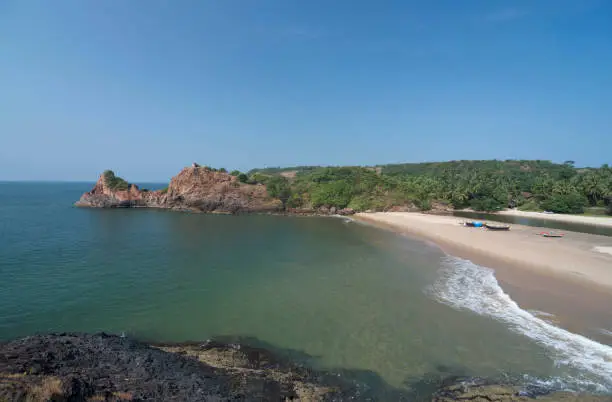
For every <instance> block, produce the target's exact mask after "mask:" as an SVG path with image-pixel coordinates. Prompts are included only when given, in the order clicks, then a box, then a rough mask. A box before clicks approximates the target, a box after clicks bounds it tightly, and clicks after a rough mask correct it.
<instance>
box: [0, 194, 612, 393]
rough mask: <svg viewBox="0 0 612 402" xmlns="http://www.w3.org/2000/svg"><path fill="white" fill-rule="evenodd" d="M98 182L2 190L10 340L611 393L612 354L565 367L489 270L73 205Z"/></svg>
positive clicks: (242, 220)
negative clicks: (90, 342) (232, 344)
mask: <svg viewBox="0 0 612 402" xmlns="http://www.w3.org/2000/svg"><path fill="white" fill-rule="evenodd" d="M90 186H91V184H87V183H60V184H52V183H44V184H35V183H0V200H1V202H0V247H1V249H0V250H1V252H0V282H1V283H2V286H1V287H0V339H10V338H14V337H19V336H25V335H29V334H32V333H35V332H47V331H102V330H103V331H109V332H115V333H122V332H125V333H126V334H127V335H128V336H134V337H137V338H142V339H148V340H156V341H186V340H204V339H207V338H210V337H213V336H236V337H249V338H251V341H252V342H257V343H262V344H265V345H269V346H270V347H273V348H278V349H280V350H282V351H284V352H285V353H289V354H293V356H294V357H298V358H300V359H304V360H307V361H308V362H309V363H310V364H312V365H315V366H317V367H323V368H331V369H338V370H340V369H343V370H353V371H359V372H361V373H363V374H366V375H367V376H368V377H369V378H370V379H371V380H372V381H375V380H376V379H377V378H378V380H380V381H383V382H384V383H387V384H389V385H390V386H392V387H398V388H405V387H407V386H409V384H411V383H414V382H416V381H419V380H422V379H423V378H424V377H429V376H432V375H434V376H435V375H448V374H454V375H479V376H495V377H499V376H502V375H506V374H509V375H511V376H522V375H524V374H529V375H531V376H534V377H536V378H538V379H540V380H549V379H551V378H561V379H567V378H570V376H571V377H573V378H576V377H578V378H580V379H581V381H582V380H585V381H586V380H588V381H589V384H587V385H589V386H591V385H592V384H593V383H595V384H599V385H601V384H603V387H605V386H608V385H609V384H607V383H606V381H607V375H608V373H607V370H608V369H609V368H610V366H609V365H608V366H606V362H605V360H606V358H607V357H609V356H612V354H610V355H608V354H607V353H610V350H612V349H610V350H608V349H605V348H606V346H605V345H599V344H597V345H598V346H595V349H594V350H595V351H596V352H597V353H599V354H598V355H596V356H595V357H594V359H595V363H598V364H599V366H594V367H592V365H591V366H589V365H588V364H587V365H585V364H582V363H580V362H578V363H580V364H569V365H568V364H559V361H560V359H561V358H569V359H570V360H571V359H574V354H580V353H579V352H575V351H571V353H570V355H569V357H568V356H566V355H567V353H565V352H564V351H563V350H561V351H559V350H556V349H555V348H556V347H557V346H555V345H558V344H559V342H561V344H560V345H561V346H559V347H560V348H561V349H563V348H565V347H566V345H565V344H563V339H564V337H565V336H566V335H565V334H561V335H559V336H558V338H559V339H556V338H555V336H557V335H558V334H557V335H556V333H555V330H554V329H553V330H551V329H550V328H549V327H552V326H551V325H549V324H547V323H545V322H543V321H542V323H543V324H542V325H544V326H543V327H542V329H541V330H540V332H537V333H535V335H534V334H527V335H526V331H529V330H530V328H531V326H533V325H535V326H538V325H540V323H539V322H537V321H533V320H538V319H537V318H534V317H533V316H531V315H529V313H527V312H524V313H525V314H527V315H528V316H526V317H523V318H521V314H523V313H522V310H520V309H518V306H517V307H516V309H514V307H513V306H512V301H511V300H510V299H509V298H508V300H509V301H508V300H506V299H505V298H504V297H507V295H505V294H503V292H502V291H501V288H499V286H497V283H496V281H495V279H494V277H493V275H492V274H491V273H490V272H489V271H487V270H485V269H483V268H480V267H477V266H473V264H472V265H470V263H469V262H467V261H463V260H458V259H449V257H448V256H445V255H443V254H442V253H441V252H440V251H439V250H438V249H437V248H435V247H432V246H430V245H427V244H425V243H423V242H420V241H416V240H412V239H409V238H406V237H401V236H397V235H394V234H392V233H388V232H385V231H381V230H378V229H375V228H372V227H369V226H364V225H360V224H356V223H354V222H350V221H349V220H346V219H340V218H338V219H332V218H296V217H280V216H213V215H198V214H185V213H177V212H167V211H156V210H144V209H142V210H95V209H78V208H73V207H72V206H71V204H72V202H73V201H74V200H76V199H78V197H79V195H80V194H81V193H82V192H83V191H86V190H87V189H89V187H90ZM453 267H455V268H453ZM456 267H460V269H456ZM455 273H460V274H461V275H464V276H462V277H458V276H456V275H455ZM449 275H450V276H449ZM453 275H454V276H453ZM496 303H497V304H496ZM491 308H494V310H490V309H491ZM488 309H489V310H490V311H489V310H488ZM517 317H518V318H517ZM522 319H524V320H526V321H525V322H523V321H521V320H522ZM517 320H518V321H517ZM530 320H531V321H530ZM523 327H525V328H523ZM552 328H554V327H552ZM551 331H552V332H551ZM559 331H562V332H565V331H563V330H560V329H559ZM551 334H552V335H551ZM567 334H569V333H567ZM567 336H569V337H570V338H571V342H578V344H579V345H578V347H579V348H580V347H584V348H589V347H591V348H592V347H593V345H591V344H588V343H586V344H584V342H583V341H582V340H581V339H578V341H576V340H575V339H574V338H572V336H573V334H569V335H567ZM551 337H552V338H555V339H553V340H552V341H550V339H549V338H551ZM570 338H568V339H570ZM578 338H580V337H578ZM542 339H544V341H543V340H542ZM557 341H558V342H557ZM587 341H588V340H587ZM551 342H552V343H555V342H557V343H555V345H553V346H551ZM568 342H569V341H568ZM580 342H583V343H580ZM567 347H568V348H571V347H572V346H571V345H570V346H567ZM600 347H601V348H603V349H600ZM608 348H609V347H608ZM564 353H565V354H564ZM572 353H574V354H572ZM597 359H599V360H601V361H599V360H597ZM587 363H589V362H587ZM591 363H592V362H591ZM589 364H590V363H589ZM593 370H594V371H593ZM598 370H599V371H601V370H604V376H603V377H602V376H598V375H596V373H597V371H598ZM594 372H595V374H594ZM611 375H612V373H611ZM378 380H376V381H378ZM583 382H584V381H583ZM601 389H603V388H601V387H600V390H601Z"/></svg>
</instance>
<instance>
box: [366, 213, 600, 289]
mask: <svg viewBox="0 0 612 402" xmlns="http://www.w3.org/2000/svg"><path fill="white" fill-rule="evenodd" d="M355 219H357V220H359V221H362V222H366V223H370V224H373V225H375V226H379V227H382V228H386V229H391V230H394V231H397V232H400V233H403V234H407V235H412V236H416V237H419V238H424V239H427V240H429V241H432V242H433V243H435V244H436V245H437V246H439V247H440V248H441V249H442V250H443V251H445V252H446V253H448V254H450V255H453V256H457V257H460V258H464V259H467V260H470V261H473V262H475V263H477V264H479V265H484V266H489V267H492V268H496V267H499V266H505V267H508V266H512V267H514V268H518V269H523V270H524V269H529V270H531V271H534V272H536V273H540V274H549V275H553V276H556V277H559V278H563V279H566V280H569V281H572V282H582V283H588V284H590V285H593V286H599V287H603V288H605V289H607V291H609V292H610V293H611V294H612V255H610V254H608V253H603V252H598V251H597V250H598V249H599V250H600V249H601V248H604V249H606V248H607V247H609V246H612V238H608V237H605V236H598V235H589V234H584V233H574V232H567V234H566V236H565V237H564V238H561V239H551V238H543V237H541V236H537V233H538V232H539V231H541V230H540V228H533V227H528V226H522V225H512V229H511V230H510V231H508V232H506V231H502V232H497V231H488V230H486V229H483V228H468V227H464V226H461V225H460V223H461V222H462V221H464V220H465V219H464V218H458V217H452V216H438V215H428V214H421V213H414V212H377V213H359V214H356V215H355Z"/></svg>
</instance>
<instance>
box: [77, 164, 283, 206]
mask: <svg viewBox="0 0 612 402" xmlns="http://www.w3.org/2000/svg"><path fill="white" fill-rule="evenodd" d="M75 205H76V206H79V207H93V208H135V207H148V208H166V209H174V210H188V211H194V212H216V213H238V212H276V211H281V210H282V208H283V204H282V202H281V201H280V200H277V199H274V198H271V197H269V196H268V193H267V190H266V187H265V186H264V185H262V184H246V183H241V182H239V181H238V178H237V177H235V176H231V175H229V174H227V173H224V172H218V171H213V170H211V169H208V168H205V167H200V166H193V167H188V168H184V169H183V170H181V172H180V173H179V174H177V175H176V176H174V177H173V178H172V180H171V181H170V185H169V186H168V188H167V189H165V190H158V191H146V190H141V189H139V188H138V186H136V185H135V184H129V185H128V186H127V189H114V188H112V187H111V186H110V185H109V183H107V180H105V177H104V175H100V178H99V179H98V181H97V182H96V185H95V186H94V188H93V189H92V190H91V191H89V192H87V193H85V194H83V195H82V196H81V199H80V200H79V201H77V202H76V203H75Z"/></svg>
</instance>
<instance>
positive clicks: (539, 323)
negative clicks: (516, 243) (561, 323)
mask: <svg viewBox="0 0 612 402" xmlns="http://www.w3.org/2000/svg"><path fill="white" fill-rule="evenodd" d="M431 291H432V293H433V295H434V296H435V297H436V298H437V299H438V300H439V301H441V302H443V303H445V304H447V305H449V306H451V307H454V308H457V309H468V310H471V311H473V312H475V313H477V314H480V315H484V316H489V317H492V318H494V319H496V320H498V321H501V322H503V323H505V324H507V325H508V326H509V327H510V329H511V330H513V331H515V332H518V333H520V334H523V335H525V336H527V337H529V338H531V339H533V340H534V341H536V342H537V343H539V344H540V345H543V346H545V347H546V348H547V349H548V350H549V351H550V352H551V357H552V358H553V359H554V360H555V362H556V363H557V364H559V365H565V366H568V367H572V368H574V369H578V370H581V371H584V372H586V373H590V374H591V375H594V376H595V377H596V378H597V379H598V381H597V382H598V383H599V387H598V388H599V391H603V392H612V347H610V346H607V345H602V344H600V343H598V342H595V341H593V340H591V339H589V338H586V337H584V336H582V335H578V334H574V333H571V332H569V331H566V330H564V329H562V328H559V327H556V326H554V325H552V324H551V323H549V322H547V321H545V320H543V319H542V318H539V317H536V316H535V315H533V314H531V313H530V312H528V311H525V310H523V309H521V308H520V307H519V306H518V304H516V302H515V301H514V300H512V299H511V298H510V296H508V295H507V294H506V293H505V292H504V291H503V289H502V288H501V287H500V286H499V283H498V282H497V279H495V275H494V273H493V270H491V269H489V268H485V267H481V266H479V265H476V264H474V263H472V262H471V261H468V260H463V259H461V258H456V257H451V256H448V257H446V258H445V260H444V262H443V267H442V269H441V277H440V278H439V280H438V281H437V282H436V283H435V284H434V285H433V286H432V288H431Z"/></svg>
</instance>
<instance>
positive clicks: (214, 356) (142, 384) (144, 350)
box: [0, 334, 356, 401]
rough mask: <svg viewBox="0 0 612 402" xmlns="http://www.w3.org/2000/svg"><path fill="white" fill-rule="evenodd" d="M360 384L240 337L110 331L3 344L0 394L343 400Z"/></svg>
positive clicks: (19, 397)
mask: <svg viewBox="0 0 612 402" xmlns="http://www.w3.org/2000/svg"><path fill="white" fill-rule="evenodd" d="M355 396H356V394H355V389H352V388H351V387H350V386H348V385H347V384H342V382H341V381H339V380H334V379H333V378H331V376H330V377H329V378H328V377H326V376H325V375H323V374H320V373H316V372H313V371H311V370H308V369H305V368H301V367H298V366H295V365H291V364H286V363H282V362H280V361H279V360H278V359H276V358H275V357H274V356H273V355H272V354H270V353H269V352H267V351H265V350H262V349H257V348H251V347H246V346H238V345H226V344H218V343H206V344H203V345H193V344H192V345H181V346H166V347H164V346H159V347H153V346H149V345H146V344H143V343H140V342H137V341H134V340H130V339H126V338H121V337H117V336H110V335H105V334H98V335H87V334H59V335H40V336H32V337H28V338H24V339H21V340H16V341H13V342H9V343H7V344H4V345H1V346H0V401H5V400H7V401H26V400H33V401H39V400H40V401H46V400H57V401H64V400H65V401H85V400H98V401H105V400H109V401H115V400H130V401H132V400H159V401H204V400H228V399H232V400H248V401H251V400H253V401H255V400H257V401H261V400H269V401H278V400H285V399H303V400H344V399H352V398H354V397H355Z"/></svg>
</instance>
